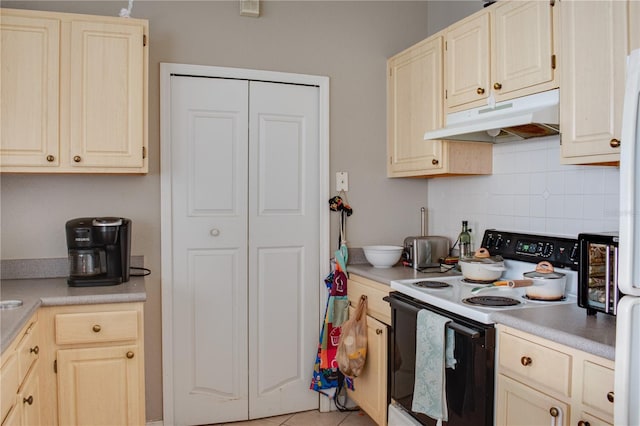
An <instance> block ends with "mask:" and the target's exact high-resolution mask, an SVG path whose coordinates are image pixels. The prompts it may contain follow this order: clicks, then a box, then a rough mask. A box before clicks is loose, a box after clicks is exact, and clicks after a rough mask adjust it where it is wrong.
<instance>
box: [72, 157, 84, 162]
mask: <svg viewBox="0 0 640 426" xmlns="http://www.w3.org/2000/svg"><path fill="white" fill-rule="evenodd" d="M73 161H75V162H76V163H79V162H80V161H82V157H80V156H79V155H74V156H73Z"/></svg>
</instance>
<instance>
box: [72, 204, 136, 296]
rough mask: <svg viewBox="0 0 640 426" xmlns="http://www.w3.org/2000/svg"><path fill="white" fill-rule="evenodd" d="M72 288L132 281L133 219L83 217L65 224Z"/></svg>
mask: <svg viewBox="0 0 640 426" xmlns="http://www.w3.org/2000/svg"><path fill="white" fill-rule="evenodd" d="M66 233H67V247H68V249H69V279H68V280H67V283H68V284H69V285H70V286H71V287H89V286H103V285H116V284H120V283H124V282H127V281H129V266H130V263H131V261H130V259H131V220H129V219H125V218H122V217H97V218H92V217H84V218H78V219H72V220H70V221H68V222H67V223H66Z"/></svg>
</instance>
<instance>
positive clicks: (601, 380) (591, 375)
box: [582, 361, 614, 416]
mask: <svg viewBox="0 0 640 426" xmlns="http://www.w3.org/2000/svg"><path fill="white" fill-rule="evenodd" d="M582 368H583V369H582V377H583V386H582V403H583V404H584V405H586V406H587V407H590V408H595V409H596V410H598V411H601V412H603V413H606V414H608V415H610V416H613V402H612V401H609V393H610V392H611V393H613V377H614V376H613V370H611V369H610V368H607V367H603V366H602V365H598V364H595V363H593V362H591V361H585V362H584V364H583V366H582Z"/></svg>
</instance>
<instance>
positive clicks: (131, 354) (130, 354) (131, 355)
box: [127, 351, 135, 359]
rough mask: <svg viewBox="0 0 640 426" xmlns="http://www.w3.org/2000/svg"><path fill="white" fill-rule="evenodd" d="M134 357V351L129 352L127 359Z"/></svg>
mask: <svg viewBox="0 0 640 426" xmlns="http://www.w3.org/2000/svg"><path fill="white" fill-rule="evenodd" d="M134 356H135V354H134V353H133V351H129V352H127V358H129V359H132V358H133V357H134Z"/></svg>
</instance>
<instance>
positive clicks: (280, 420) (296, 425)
mask: <svg viewBox="0 0 640 426" xmlns="http://www.w3.org/2000/svg"><path fill="white" fill-rule="evenodd" d="M224 425H225V426H278V425H281V426H338V425H340V426H376V423H375V422H374V421H373V420H371V418H370V417H369V416H367V414H366V413H365V412H364V411H350V412H340V411H331V412H329V413H321V412H319V411H317V410H313V411H303V412H301V413H294V414H285V415H284V416H276V417H267V418H264V419H258V420H251V421H247V422H234V423H225V424H224Z"/></svg>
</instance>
